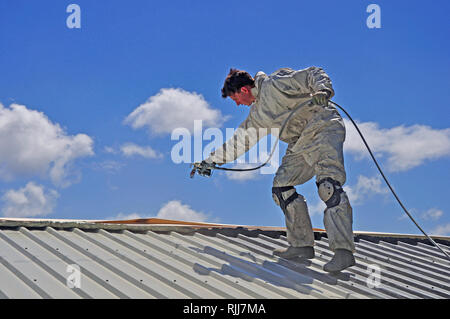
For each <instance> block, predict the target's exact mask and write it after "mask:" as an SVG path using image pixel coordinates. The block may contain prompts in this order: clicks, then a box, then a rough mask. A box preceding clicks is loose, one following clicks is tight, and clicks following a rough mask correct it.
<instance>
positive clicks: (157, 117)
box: [125, 88, 225, 134]
mask: <svg viewBox="0 0 450 319" xmlns="http://www.w3.org/2000/svg"><path fill="white" fill-rule="evenodd" d="M194 120H202V121H203V123H202V126H204V127H205V126H206V127H207V126H209V127H219V126H221V125H222V123H223V122H224V120H225V119H224V118H223V117H222V114H221V112H220V111H219V110H214V109H212V108H211V107H210V105H209V104H208V102H206V100H205V99H204V98H203V96H202V95H200V94H197V93H195V92H187V91H185V90H183V89H179V88H178V89H173V88H170V89H167V88H166V89H161V90H160V91H159V93H158V94H156V95H154V96H152V97H150V98H149V99H148V100H147V101H146V102H145V103H144V104H141V105H140V106H139V107H137V108H136V109H135V110H134V111H133V112H132V113H131V114H129V115H128V116H127V118H126V119H125V123H126V124H130V125H131V126H132V127H133V128H134V129H138V128H142V127H147V128H148V130H149V132H153V133H156V134H162V133H171V132H172V131H173V130H174V129H176V128H187V129H188V130H189V131H190V132H191V133H193V132H194Z"/></svg>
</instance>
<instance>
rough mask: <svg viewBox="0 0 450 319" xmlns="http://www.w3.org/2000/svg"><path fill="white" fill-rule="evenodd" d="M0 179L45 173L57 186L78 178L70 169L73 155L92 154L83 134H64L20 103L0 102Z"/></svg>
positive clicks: (90, 142) (87, 137) (44, 117)
mask: <svg viewBox="0 0 450 319" xmlns="http://www.w3.org/2000/svg"><path fill="white" fill-rule="evenodd" d="M0 154H1V157H0V178H1V179H3V180H12V179H15V178H16V177H19V176H30V175H40V176H46V175H48V176H49V177H50V179H51V180H52V182H53V183H54V184H56V185H58V186H63V187H64V186H68V185H69V184H70V183H72V182H73V181H74V178H75V179H76V178H78V177H79V176H77V174H76V173H75V172H74V171H73V170H72V169H71V168H72V166H73V162H74V160H75V159H77V158H81V157H85V156H90V155H93V154H94V152H93V140H92V139H91V138H90V137H89V136H87V135H86V134H77V135H67V134H66V132H65V131H64V130H63V129H62V128H61V127H60V126H59V124H57V123H55V124H54V123H52V122H51V121H50V120H49V119H48V118H47V116H46V115H45V114H44V113H42V112H38V111H35V110H30V109H28V108H27V107H26V106H24V105H18V104H11V105H10V107H9V108H5V107H4V106H3V105H2V104H0Z"/></svg>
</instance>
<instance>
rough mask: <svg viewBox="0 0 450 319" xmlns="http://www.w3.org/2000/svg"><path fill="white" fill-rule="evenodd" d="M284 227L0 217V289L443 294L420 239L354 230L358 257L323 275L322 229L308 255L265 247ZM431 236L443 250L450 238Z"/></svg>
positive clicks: (434, 260) (430, 251) (28, 292)
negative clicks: (280, 253)
mask: <svg viewBox="0 0 450 319" xmlns="http://www.w3.org/2000/svg"><path fill="white" fill-rule="evenodd" d="M284 235H285V234H284V232H282V231H280V230H271V229H263V230H258V229H257V228H252V229H246V228H243V227H238V228H227V227H225V228H224V227H222V228H220V227H219V228H215V227H203V228H202V227H190V226H174V225H157V226H155V225H117V224H116V225H111V224H103V223H96V224H93V223H88V222H87V223H83V222H76V221H72V222H64V221H59V222H45V221H43V222H37V221H29V222H27V221H24V220H22V221H17V220H16V221H5V220H2V221H0V298H241V299H247V298H261V299H262V298H273V299H276V298H290V299H291V298H312V299H315V298H433V299H441V298H447V299H448V298H449V297H450V262H449V261H448V260H447V259H445V258H444V257H443V256H442V254H441V253H440V252H439V251H438V250H436V248H435V247H432V246H430V245H428V244H426V242H425V241H424V240H422V239H419V238H408V237H402V238H393V237H392V236H390V237H389V236H384V237H383V236H381V235H378V236H377V235H374V234H370V235H369V234H366V235H364V234H357V235H356V236H355V240H356V250H357V251H356V254H355V257H356V262H357V264H356V265H355V266H354V267H351V268H349V269H347V270H345V271H343V272H342V273H340V274H337V275H330V274H328V273H325V272H324V271H323V270H322V266H323V264H324V263H326V262H328V261H329V260H330V259H331V257H332V252H331V251H330V250H329V248H328V240H327V238H326V236H325V234H324V233H323V232H316V233H315V235H316V247H315V248H316V257H315V258H314V259H312V260H307V261H304V260H303V261H302V260H299V259H297V260H285V259H282V258H278V257H276V256H273V255H272V251H273V250H274V249H276V248H280V247H287V241H286V237H285V236H284ZM439 242H440V243H441V245H442V247H443V248H444V249H446V250H447V251H450V247H449V243H450V241H448V242H447V241H445V240H443V239H441V240H439ZM77 269H79V271H80V272H79V273H77ZM78 274H79V277H77V275H78ZM78 279H79V280H78ZM378 279H379V280H378ZM74 284H75V286H77V284H79V285H80V288H77V287H74V288H71V287H73V285H74Z"/></svg>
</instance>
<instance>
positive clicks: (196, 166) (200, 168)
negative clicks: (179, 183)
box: [190, 161, 216, 178]
mask: <svg viewBox="0 0 450 319" xmlns="http://www.w3.org/2000/svg"><path fill="white" fill-rule="evenodd" d="M191 167H193V168H192V170H191V174H190V177H191V178H194V176H195V173H197V174H198V175H201V176H205V177H211V174H212V170H213V169H215V168H216V165H215V164H214V163H211V164H210V163H206V162H205V161H202V162H197V163H192V164H191Z"/></svg>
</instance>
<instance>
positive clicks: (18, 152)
mask: <svg viewBox="0 0 450 319" xmlns="http://www.w3.org/2000/svg"><path fill="white" fill-rule="evenodd" d="M71 3H75V4H78V5H79V7H80V9H81V28H79V29H77V28H74V29H70V28H68V27H67V25H66V19H67V18H68V16H69V15H70V13H67V12H66V8H67V6H68V5H69V4H71ZM371 3H376V4H378V5H379V7H380V9H381V28H377V29H369V28H368V27H367V25H366V19H367V17H368V16H369V14H370V13H367V12H366V8H367V6H368V5H369V4H371ZM449 11H450V4H449V2H448V1H433V2H426V1H376V2H369V1H346V2H345V4H343V3H342V2H336V1H320V2H317V1H246V2H242V1H228V2H217V1H132V2H129V1H82V0H74V1H43V0H39V1H33V2H30V1H24V0H17V1H6V0H1V1H0V75H1V76H0V104H1V109H0V111H1V112H0V152H1V153H2V158H1V159H0V196H1V197H0V198H1V200H0V212H1V213H0V215H2V216H3V217H5V216H6V217H35V218H71V219H104V218H121V217H155V216H157V217H161V218H164V217H165V218H175V219H183V218H185V219H196V220H204V221H208V222H221V223H227V224H241V225H266V226H284V217H283V214H282V212H281V210H280V209H279V207H277V206H276V205H275V204H274V202H273V200H272V197H271V186H272V179H273V175H270V174H266V175H261V174H255V175H250V176H248V175H247V176H241V177H238V178H237V179H236V177H235V178H233V176H230V175H226V174H224V173H220V172H215V173H214V175H213V177H212V178H209V179H206V178H201V177H195V178H194V179H190V178H189V165H187V164H175V163H174V162H173V160H172V158H171V150H172V148H173V147H174V145H175V144H176V143H177V141H174V140H172V139H171V133H170V132H171V130H173V128H174V127H178V126H180V125H181V126H183V124H184V125H185V126H189V125H191V124H192V122H193V120H195V119H202V120H203V121H204V123H206V124H208V125H207V127H219V128H220V129H221V130H222V131H223V132H225V129H226V128H235V127H237V126H238V125H239V123H240V122H241V121H242V120H243V119H245V117H246V114H247V109H246V108H245V107H239V108H238V107H236V106H235V105H234V103H233V102H232V101H231V100H229V99H228V100H224V99H222V98H221V95H220V89H221V87H222V84H223V80H224V78H225V76H226V75H227V73H228V70H229V68H230V67H235V68H240V69H244V70H247V71H248V72H250V73H251V74H255V73H256V72H258V71H264V72H265V73H272V72H274V71H275V70H276V69H278V68H280V67H291V68H294V69H303V68H306V67H309V66H311V65H315V66H320V67H323V68H324V69H325V71H326V72H327V73H328V74H329V75H330V77H331V79H332V81H333V86H334V89H335V91H336V96H335V97H334V98H333V99H334V100H335V101H336V102H337V103H339V104H341V105H342V106H344V107H345V108H346V109H347V110H348V111H349V112H350V114H351V115H352V116H353V118H354V119H355V120H357V121H358V123H360V124H361V128H362V129H363V133H366V134H367V140H368V142H369V144H370V145H372V146H373V149H374V151H375V152H376V156H377V158H379V160H380V163H381V165H382V167H383V168H384V169H385V170H386V174H387V176H388V178H389V180H390V181H391V183H392V185H393V186H394V188H395V189H396V191H397V193H398V195H399V196H400V198H401V199H402V200H403V201H404V203H405V205H406V207H407V208H408V209H410V210H411V213H412V214H413V216H414V217H416V219H417V221H418V222H419V223H420V224H421V225H422V226H423V228H424V229H425V230H426V231H428V232H431V233H433V234H439V235H447V236H448V235H450V203H449V201H448V200H447V197H448V190H449V187H448V181H449V180H450V170H449V155H450V127H449V118H450V117H449V111H448V106H447V104H448V101H450V90H449V83H450V81H449V78H448V77H449V75H450V61H449V59H448V57H449V53H450V52H449V51H450V44H449V42H448V34H449V30H450V23H449V22H448V12H449ZM189 101H191V102H189ZM190 103H191V104H190ZM137 110H140V111H142V112H140V113H139V112H138V111H137ZM134 111H136V112H137V113H138V114H137V113H134V114H137V115H136V116H134V117H133V116H132V115H131V114H133V112H134ZM127 119H128V120H127ZM139 123H140V124H139ZM180 123H181V124H180ZM189 123H191V124H189ZM346 123H348V122H346ZM205 128H206V127H205ZM351 130H352V128H351V127H349V126H348V137H347V142H346V147H345V165H346V170H347V183H346V185H345V186H346V189H347V192H348V193H349V196H350V199H351V201H352V204H353V210H354V230H361V231H379V232H395V233H419V231H418V230H417V229H416V228H415V226H414V225H413V224H412V222H411V221H410V220H409V219H407V218H405V216H406V215H405V214H404V213H403V211H402V210H401V208H400V206H399V205H398V204H397V203H396V202H395V199H394V198H393V196H392V195H391V194H390V193H388V192H387V190H386V186H385V184H384V182H383V181H382V180H381V179H380V177H379V174H378V172H377V170H376V167H375V165H374V164H373V163H372V162H371V160H370V159H369V158H368V157H367V156H366V155H365V151H364V149H363V148H362V143H361V142H360V141H359V140H358V137H357V136H355V135H354V134H353V133H352V131H351ZM283 150H285V145H283V144H282V145H280V151H281V152H282V151H283ZM280 155H282V153H281V154H280ZM232 165H233V164H231V165H230V166H232ZM297 190H298V192H299V193H301V194H303V195H304V196H305V197H306V198H307V201H308V204H309V206H310V214H311V219H312V222H313V226H314V227H318V228H323V222H322V218H323V214H322V213H321V212H320V210H321V209H322V206H321V205H322V204H321V203H320V201H319V197H318V195H317V190H316V186H315V184H314V181H311V182H308V183H307V184H305V185H303V186H298V187H297Z"/></svg>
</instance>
